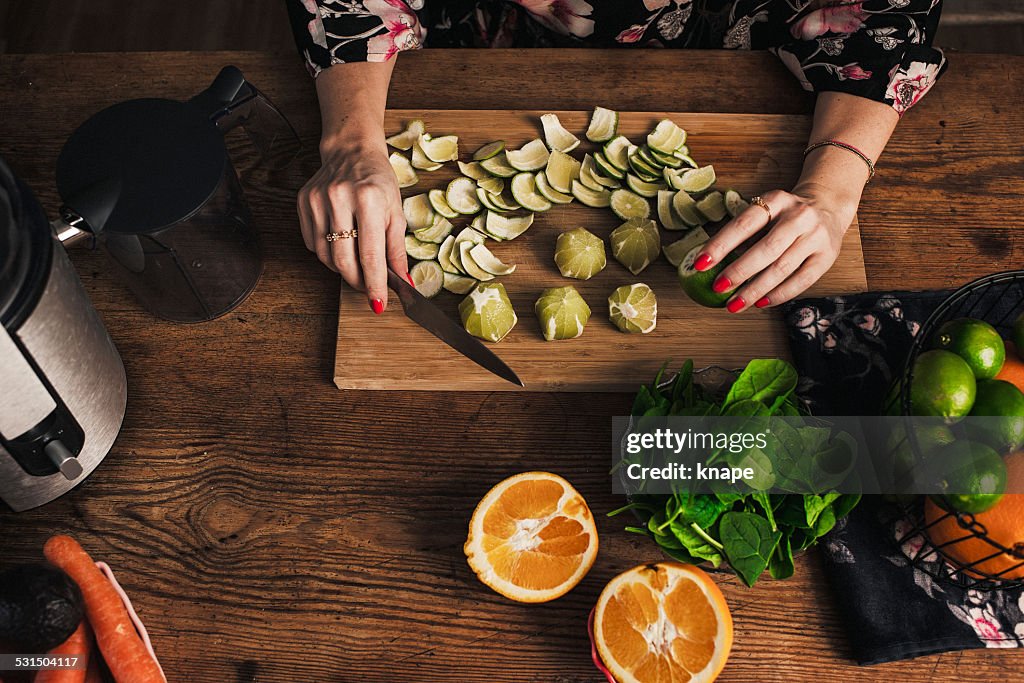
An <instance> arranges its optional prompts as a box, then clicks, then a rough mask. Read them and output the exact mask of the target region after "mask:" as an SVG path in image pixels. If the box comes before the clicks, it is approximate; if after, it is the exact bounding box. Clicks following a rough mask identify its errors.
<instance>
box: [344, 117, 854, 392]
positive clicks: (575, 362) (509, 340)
mask: <svg viewBox="0 0 1024 683" xmlns="http://www.w3.org/2000/svg"><path fill="white" fill-rule="evenodd" d="M543 113H544V112H539V111H476V110H474V111H458V110H444V111H438V110H434V111H409V110H392V111H389V112H388V113H387V118H386V127H387V130H388V132H389V134H390V133H392V132H397V131H399V130H402V129H403V128H404V126H405V123H406V122H408V121H410V120H413V119H423V121H425V122H426V125H427V131H428V132H430V133H431V134H433V135H443V134H449V133H451V134H456V135H458V136H459V151H460V155H461V157H462V158H463V159H464V160H468V159H469V158H470V155H471V154H472V152H473V150H475V149H476V148H477V147H479V146H480V145H482V144H484V143H485V142H489V141H491V140H496V139H503V140H505V141H506V143H507V144H508V145H509V146H510V147H519V146H521V145H522V144H524V143H526V142H528V141H529V140H531V139H533V138H535V137H541V131H540V124H539V120H538V119H539V116H540V115H541V114H543ZM557 114H558V116H559V118H560V119H561V121H562V124H563V125H564V126H565V127H566V128H567V129H568V130H570V131H572V132H573V133H575V134H577V135H579V137H580V138H581V139H583V135H582V131H584V130H585V129H586V127H587V123H588V121H589V118H590V113H589V112H576V111H573V112H557ZM662 118H670V119H672V120H673V121H675V122H676V123H677V124H679V125H680V126H682V127H683V128H685V129H686V130H687V132H688V133H689V139H688V140H687V144H688V145H689V146H690V150H691V154H692V155H693V157H694V158H695V159H696V160H697V161H698V162H699V163H701V164H709V163H710V164H714V166H715V170H716V172H717V175H718V185H719V187H731V188H734V189H736V190H738V191H739V192H740V193H742V194H743V195H744V196H746V197H750V196H751V195H754V194H757V193H760V192H765V191H767V190H769V189H773V188H789V187H792V185H793V183H794V181H795V180H796V179H797V177H798V175H799V170H800V163H801V156H800V155H801V151H802V150H803V148H804V146H805V144H806V143H807V135H808V132H809V129H810V120H809V119H808V118H807V117H803V116H780V115H763V116H762V115H746V114H683V113H657V112H654V113H652V112H625V113H622V114H621V115H620V119H619V132H620V133H622V134H624V135H626V136H627V137H629V138H630V139H631V140H633V141H634V142H641V141H643V140H644V136H645V135H646V134H647V132H648V131H649V130H650V129H651V128H652V127H653V126H654V125H655V124H656V123H657V122H658V121H659V120H660V119H662ZM592 148H593V145H591V144H590V143H588V142H587V141H586V140H585V139H584V141H583V144H582V145H581V146H580V147H579V148H577V150H576V151H574V152H573V155H574V156H577V158H582V155H583V152H584V151H591V150H592ZM456 175H458V168H457V166H456V165H455V164H454V163H448V164H445V166H444V167H443V168H442V169H440V170H438V171H434V172H432V173H427V172H422V171H421V172H420V182H419V183H418V184H417V185H416V186H415V187H412V188H409V189H406V190H403V196H409V195H412V194H418V193H421V192H426V191H427V190H429V189H431V188H434V187H437V188H444V187H445V186H446V185H447V184H448V181H449V180H451V179H452V178H454V177H455V176H456ZM652 208H653V206H652ZM654 216H655V214H654V212H652V217H654ZM453 222H454V223H455V224H456V230H459V229H461V227H463V225H465V224H468V220H467V219H459V220H457V221H453ZM620 223H621V221H620V220H618V219H617V218H616V217H615V215H614V214H613V213H612V212H611V210H610V209H593V208H589V207H587V206H584V205H582V204H581V203H579V202H573V203H572V204H569V205H567V206H555V207H554V208H553V209H552V210H550V211H548V212H546V213H541V214H537V218H536V221H535V222H534V224H533V227H531V228H530V230H529V231H527V232H526V233H525V234H524V235H523V236H521V237H519V238H518V239H516V240H514V241H511V242H502V243H496V242H493V241H488V246H489V247H490V248H491V249H492V250H493V251H494V253H495V254H496V255H497V256H498V257H499V258H500V259H501V260H502V261H504V262H506V263H514V264H516V265H517V270H516V272H515V273H513V274H512V275H509V276H507V277H504V278H500V280H499V281H500V282H502V283H504V285H505V288H506V289H507V290H508V294H509V297H510V298H511V300H512V304H513V306H514V307H515V310H516V313H517V314H518V316H519V323H518V324H517V325H516V327H515V328H514V329H513V330H512V331H511V332H510V333H509V334H508V336H507V337H505V339H503V340H502V341H501V342H500V343H498V344H492V345H491V348H492V349H493V350H494V351H495V352H496V353H497V354H498V355H499V356H501V358H502V360H504V361H505V362H506V363H508V364H509V366H511V367H512V369H513V370H515V371H516V373H517V374H518V375H519V377H520V378H521V379H522V380H523V382H524V383H525V384H526V390H527V391H632V390H635V389H636V387H637V385H639V384H641V383H643V382H646V381H649V380H650V379H651V378H652V377H653V376H654V373H655V372H656V371H657V369H658V367H659V366H661V364H662V363H663V362H664V361H665V360H667V359H672V360H673V362H674V363H679V362H682V361H683V360H684V359H686V358H693V359H694V362H695V363H696V364H697V366H698V367H700V366H704V365H721V366H725V367H736V366H741V365H742V364H744V363H745V362H746V361H748V360H750V359H751V358H761V357H783V358H785V357H788V356H789V349H788V344H787V341H786V333H785V329H784V327H783V321H782V318H781V314H780V313H779V311H777V310H771V309H768V310H763V311H760V310H750V311H747V312H744V313H741V314H738V315H733V314H730V313H728V312H726V311H725V310H718V309H708V308H703V307H701V306H698V305H697V304H695V303H693V302H692V301H690V299H689V298H688V297H687V296H686V295H685V294H683V292H682V290H681V289H680V288H679V284H678V281H677V279H676V273H675V269H674V268H673V267H672V266H671V265H670V264H669V263H668V262H667V261H666V260H665V259H664V257H661V258H659V259H658V260H657V261H655V262H654V263H652V264H651V265H650V266H648V267H647V269H646V270H644V271H643V272H641V273H640V274H639V275H637V276H634V275H632V274H631V273H630V272H629V271H628V270H626V269H625V268H624V267H623V266H621V265H620V264H619V263H618V262H617V261H615V260H614V259H613V258H612V256H611V254H610V252H609V254H608V266H607V267H606V268H605V269H604V270H603V271H601V273H599V274H598V275H596V276H595V277H593V278H592V279H590V280H587V281H585V282H584V281H579V280H571V279H567V278H564V277H562V276H561V275H560V274H559V272H558V269H557V268H556V267H555V264H554V260H553V255H554V249H555V239H556V238H557V237H558V235H559V233H561V232H562V231H564V230H568V229H571V228H575V227H579V226H583V227H585V228H587V229H588V230H590V231H591V232H593V233H595V234H597V235H599V236H601V237H603V238H605V239H606V240H607V237H608V234H609V233H610V232H611V231H612V230H613V229H615V228H616V227H617V226H618V225H619V224H620ZM661 234H662V243H663V244H664V243H668V242H670V241H673V240H675V239H678V237H679V235H680V234H679V233H674V232H669V231H665V230H662V231H661ZM633 282H644V283H647V284H648V285H650V286H651V287H652V288H653V289H654V292H655V294H656V295H657V297H658V326H657V329H656V330H655V331H654V332H651V333H650V334H646V335H640V334H635V335H633V334H623V333H622V332H619V331H618V329H617V328H615V327H614V326H613V325H612V324H611V323H610V322H609V321H608V304H607V298H608V295H609V294H610V293H611V292H612V291H613V290H614V289H615V288H616V287H618V286H620V285H623V284H629V283H633ZM568 284H571V285H574V286H575V287H576V288H577V289H578V290H579V291H580V293H581V294H582V295H583V298H584V299H586V301H587V303H588V304H589V305H590V308H591V310H592V312H593V313H592V316H591V319H590V322H589V323H588V324H587V327H586V331H585V332H584V333H583V336H581V337H579V338H577V339H572V340H563V341H552V342H548V341H544V338H543V337H542V336H541V333H540V326H539V324H538V322H537V318H536V316H535V315H534V313H533V304H534V301H536V299H537V297H538V296H539V295H540V293H541V291H542V290H544V289H545V288H547V287H559V286H564V285H568ZM866 289H867V280H866V276H865V273H864V254H863V252H862V250H861V241H860V230H859V228H858V226H857V223H856V221H855V222H854V224H853V226H852V227H851V228H850V230H849V232H847V234H846V239H845V241H844V244H843V250H842V253H841V255H840V256H839V260H838V261H836V263H835V265H834V266H833V267H832V269H831V270H830V271H829V272H828V273H827V274H826V275H825V277H823V278H822V279H821V280H820V281H819V282H818V283H817V284H816V285H815V286H814V287H812V288H811V290H810V291H809V292H808V294H811V295H830V294H843V293H850V292H862V291H865V290H866ZM461 299H462V297H461V296H457V295H455V294H451V293H449V292H446V291H442V292H441V293H440V294H439V295H438V296H437V297H436V298H435V299H434V302H435V303H436V304H437V305H438V306H440V307H441V308H442V309H443V310H445V311H446V312H448V313H449V314H450V315H451V316H452V317H453V318H454V319H455V320H458V319H459V314H458V303H459V301H460V300H461ZM334 381H335V383H336V384H337V385H338V387H340V388H342V389H422V390H435V391H448V390H460V391H513V390H520V389H519V387H516V386H514V385H512V384H511V383H509V382H506V381H504V380H502V379H500V378H498V377H495V376H494V375H492V374H491V373H489V372H487V371H486V370H483V369H482V368H480V367H479V366H477V365H476V364H475V363H473V362H472V361H470V360H468V359H466V358H464V357H463V356H462V355H460V354H459V353H457V352H455V351H453V350H452V349H451V348H449V347H448V346H447V345H445V344H443V343H442V342H441V341H439V340H438V339H437V338H436V337H434V336H433V335H431V334H430V333H429V332H427V331H425V330H423V329H421V328H420V327H419V326H417V325H416V324H415V323H413V322H411V321H410V320H408V319H407V318H406V317H405V315H403V313H402V309H401V306H400V305H399V303H398V301H397V298H396V297H392V301H391V303H390V305H389V306H388V309H387V310H386V311H385V312H384V314H383V315H380V316H376V315H374V314H373V312H372V311H371V310H370V308H369V306H367V303H366V298H365V296H364V295H363V294H362V293H359V292H356V291H355V290H352V289H350V288H349V287H348V286H347V285H342V293H341V306H340V314H339V319H338V345H337V351H336V358H335V371H334Z"/></svg>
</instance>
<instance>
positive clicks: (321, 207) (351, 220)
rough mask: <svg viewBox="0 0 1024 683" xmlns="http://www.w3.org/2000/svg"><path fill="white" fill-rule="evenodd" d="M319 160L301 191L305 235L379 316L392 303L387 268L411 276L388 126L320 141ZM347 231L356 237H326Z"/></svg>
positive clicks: (312, 248) (313, 248) (308, 244)
mask: <svg viewBox="0 0 1024 683" xmlns="http://www.w3.org/2000/svg"><path fill="white" fill-rule="evenodd" d="M320 164H321V165H320V170H318V171H317V172H316V173H315V174H314V175H313V177H312V178H310V179H309V181H308V182H307V183H306V184H305V185H304V186H303V188H302V189H301V190H299V195H298V211H299V224H300V225H301V227H302V239H303V240H304V241H305V243H306V248H307V249H309V250H310V251H312V252H314V253H316V255H317V258H319V259H320V261H322V262H323V263H324V265H326V266H327V267H328V268H330V269H331V270H334V271H335V272H338V273H341V276H342V277H343V278H344V279H345V282H347V283H348V284H349V285H351V286H352V287H354V288H355V289H357V290H360V291H363V292H365V293H366V298H367V300H368V302H369V304H370V308H371V309H372V310H373V312H374V313H377V314H378V315H379V314H380V313H382V312H383V311H384V309H385V308H386V307H387V303H388V279H387V269H388V268H390V269H391V270H393V271H394V272H395V273H397V274H398V275H399V276H400V277H404V278H406V279H407V280H410V278H409V275H408V273H409V264H408V260H407V259H406V255H405V216H404V214H403V213H402V197H401V194H400V193H399V190H398V181H397V179H396V178H395V174H394V171H393V170H392V169H391V163H390V162H389V161H388V153H387V144H386V143H385V142H384V131H383V130H381V129H374V130H373V131H371V132H368V133H364V134H360V135H343V136H337V137H336V138H335V139H334V140H328V139H325V140H323V141H321V143H320ZM348 230H357V236H356V237H354V238H342V239H336V240H334V241H333V242H328V241H327V235H328V234H329V233H342V234H345V231H348ZM410 282H411V280H410Z"/></svg>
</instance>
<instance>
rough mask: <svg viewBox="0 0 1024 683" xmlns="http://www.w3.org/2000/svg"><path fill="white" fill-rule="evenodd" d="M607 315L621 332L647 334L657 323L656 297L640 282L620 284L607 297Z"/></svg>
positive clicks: (652, 291)
mask: <svg viewBox="0 0 1024 683" xmlns="http://www.w3.org/2000/svg"><path fill="white" fill-rule="evenodd" d="M608 317H609V319H610V320H611V321H612V324H613V325H615V327H617V328H619V329H620V330H622V331H623V332H627V333H630V334H634V333H636V332H639V333H640V334H647V333H648V332H651V331H653V330H654V328H655V327H656V326H657V324H658V299H657V297H655V296H654V290H652V289H651V288H650V287H648V286H647V285H645V284H643V283H642V282H638V283H636V284H633V285H622V286H621V287H619V288H618V289H616V290H615V291H614V292H612V295H611V296H610V297H608Z"/></svg>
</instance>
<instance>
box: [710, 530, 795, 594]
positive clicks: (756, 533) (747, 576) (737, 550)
mask: <svg viewBox="0 0 1024 683" xmlns="http://www.w3.org/2000/svg"><path fill="white" fill-rule="evenodd" d="M718 537H719V539H720V540H721V543H722V545H723V546H724V548H725V556H726V557H727V558H728V559H729V564H730V566H732V568H733V569H734V570H735V571H736V573H737V574H738V575H739V577H740V578H741V579H742V580H743V582H744V583H745V584H747V585H748V586H753V585H754V584H755V583H756V582H757V579H758V577H760V576H761V573H762V572H763V571H764V570H765V569H767V567H768V562H769V560H770V559H771V556H772V553H773V552H775V547H776V546H777V545H778V544H779V541H780V540H781V538H782V533H781V532H779V531H772V527H771V524H769V523H768V520H767V519H765V518H764V517H761V516H760V515H758V514H756V513H753V512H727V513H725V514H724V515H722V519H721V520H720V521H719V523H718Z"/></svg>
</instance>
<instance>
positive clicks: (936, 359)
mask: <svg viewBox="0 0 1024 683" xmlns="http://www.w3.org/2000/svg"><path fill="white" fill-rule="evenodd" d="M977 390H978V387H977V380H975V379H974V373H973V372H972V371H971V367H970V366H969V365H968V364H967V361H965V360H964V359H963V358H961V357H960V356H958V355H956V354H955V353H953V352H952V351H943V350H942V349H932V350H931V351H925V352H924V353H922V354H921V355H920V356H918V357H917V360H916V361H914V378H913V383H912V384H911V385H910V410H911V412H912V413H913V414H914V415H931V416H935V417H944V418H946V419H947V420H950V421H952V420H953V419H954V418H961V417H963V416H964V415H966V414H967V413H969V412H971V408H972V407H973V406H974V397H975V394H976V393H977Z"/></svg>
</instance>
